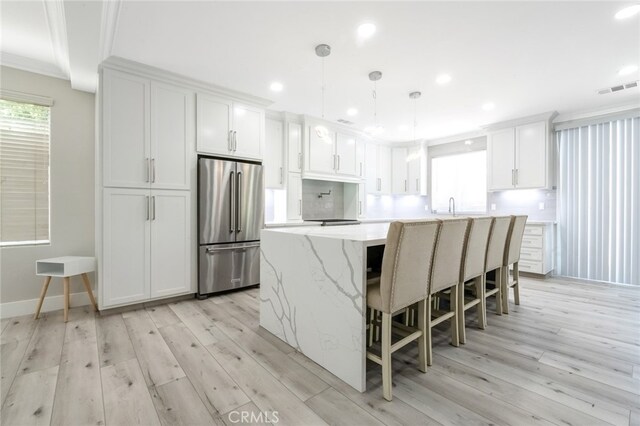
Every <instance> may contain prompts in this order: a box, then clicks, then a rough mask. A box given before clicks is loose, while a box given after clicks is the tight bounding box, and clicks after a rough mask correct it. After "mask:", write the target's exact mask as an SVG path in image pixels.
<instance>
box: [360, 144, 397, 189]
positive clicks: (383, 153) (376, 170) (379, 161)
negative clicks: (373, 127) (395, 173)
mask: <svg viewBox="0 0 640 426" xmlns="http://www.w3.org/2000/svg"><path fill="white" fill-rule="evenodd" d="M366 171H367V187H366V190H367V193H369V194H390V193H391V148H390V147H388V146H385V145H378V144H373V143H370V144H367V146H366Z"/></svg>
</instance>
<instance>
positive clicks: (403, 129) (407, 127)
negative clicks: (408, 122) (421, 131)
mask: <svg viewBox="0 0 640 426" xmlns="http://www.w3.org/2000/svg"><path fill="white" fill-rule="evenodd" d="M398 130H399V131H401V132H406V131H407V130H409V126H405V125H404V124H402V125H400V126H398Z"/></svg>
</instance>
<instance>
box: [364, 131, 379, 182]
mask: <svg viewBox="0 0 640 426" xmlns="http://www.w3.org/2000/svg"><path fill="white" fill-rule="evenodd" d="M365 153H366V162H365V167H366V175H367V176H366V177H367V179H366V182H367V185H366V190H367V193H369V194H378V193H380V189H379V183H380V181H379V180H378V145H375V144H372V143H369V144H367V146H366V147H365Z"/></svg>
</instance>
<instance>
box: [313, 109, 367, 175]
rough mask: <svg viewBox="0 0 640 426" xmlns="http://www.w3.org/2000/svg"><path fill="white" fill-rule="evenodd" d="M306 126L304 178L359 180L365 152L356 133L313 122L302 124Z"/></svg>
mask: <svg viewBox="0 0 640 426" xmlns="http://www.w3.org/2000/svg"><path fill="white" fill-rule="evenodd" d="M305 129H306V137H305V143H304V150H303V153H304V164H305V167H304V170H303V172H302V173H303V174H304V177H305V178H309V179H320V180H331V181H338V182H354V183H356V182H360V181H361V180H362V178H363V176H361V174H360V167H361V166H363V165H361V161H362V160H363V158H362V156H363V155H364V152H363V151H362V148H359V147H358V145H359V142H358V139H357V137H356V136H355V135H353V134H350V133H349V132H348V131H335V130H333V129H332V128H330V127H328V126H326V125H324V124H317V123H313V122H312V123H311V124H309V123H307V124H305Z"/></svg>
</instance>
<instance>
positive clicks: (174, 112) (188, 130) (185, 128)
mask: <svg viewBox="0 0 640 426" xmlns="http://www.w3.org/2000/svg"><path fill="white" fill-rule="evenodd" d="M193 97H194V94H193V92H190V91H188V90H184V89H181V88H178V87H175V86H171V85H167V84H161V83H156V82H153V81H151V80H149V79H146V78H142V77H138V76H136V75H132V74H126V73H122V72H119V71H112V70H105V71H104V74H103V98H102V119H103V122H102V147H103V153H102V154H103V155H102V168H103V185H104V186H108V187H120V188H146V187H151V188H163V189H189V186H190V175H189V173H190V170H191V168H190V164H191V152H192V151H193V136H194V135H193V130H194V126H195V117H194V101H193Z"/></svg>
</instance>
